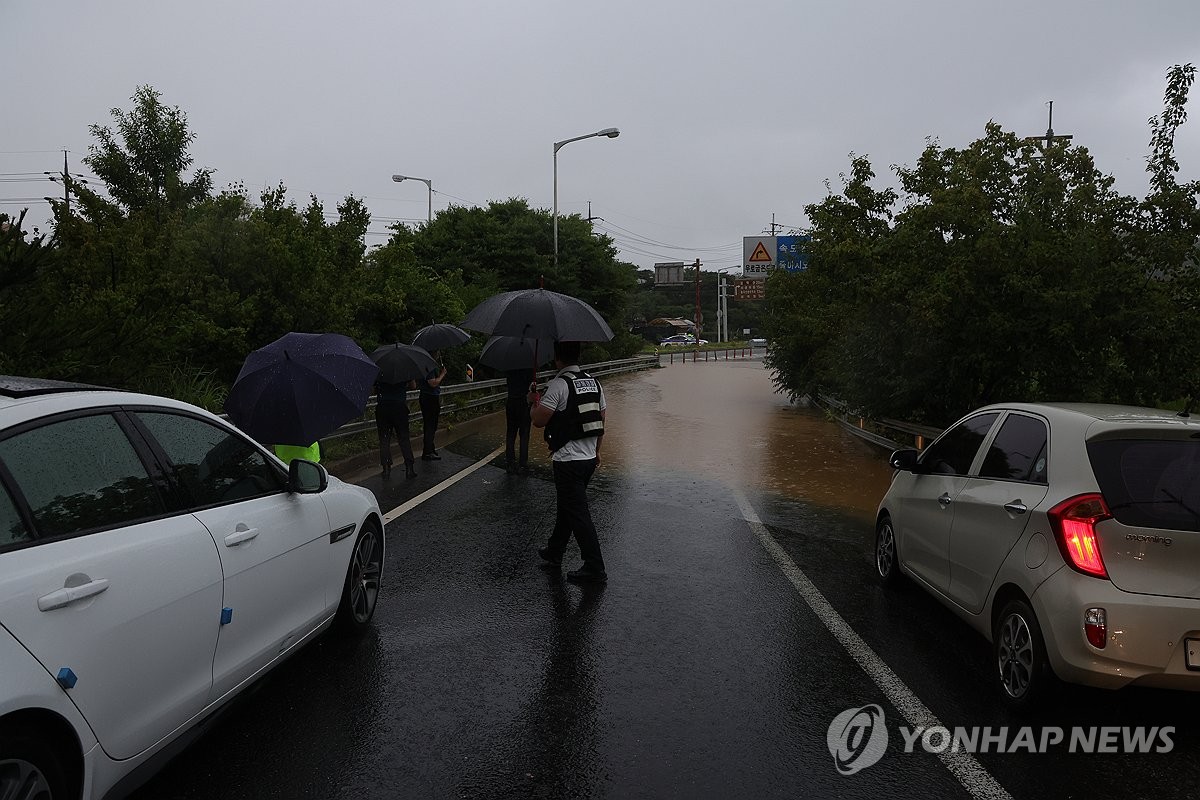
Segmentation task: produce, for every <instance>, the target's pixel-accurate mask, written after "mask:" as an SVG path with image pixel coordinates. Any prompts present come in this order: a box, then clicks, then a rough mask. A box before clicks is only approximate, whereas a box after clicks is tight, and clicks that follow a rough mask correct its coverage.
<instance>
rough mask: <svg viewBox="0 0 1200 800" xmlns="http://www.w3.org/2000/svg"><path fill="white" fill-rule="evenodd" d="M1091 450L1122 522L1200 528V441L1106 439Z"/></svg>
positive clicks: (1102, 486)
mask: <svg viewBox="0 0 1200 800" xmlns="http://www.w3.org/2000/svg"><path fill="white" fill-rule="evenodd" d="M1087 451H1088V459H1089V460H1090V461H1091V462H1092V470H1093V472H1095V473H1096V480H1097V482H1098V483H1099V484H1100V491H1101V492H1102V493H1103V494H1104V499H1105V501H1106V502H1107V503H1108V508H1109V510H1110V511H1112V514H1113V516H1114V517H1116V519H1117V521H1118V522H1120V523H1121V524H1122V525H1128V526H1130V527H1135V528H1166V529H1168V530H1177V531H1200V441H1195V440H1191V439H1185V440H1161V439H1105V440H1102V441H1096V442H1089V443H1088V446H1087Z"/></svg>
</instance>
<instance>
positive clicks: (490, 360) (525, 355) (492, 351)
mask: <svg viewBox="0 0 1200 800" xmlns="http://www.w3.org/2000/svg"><path fill="white" fill-rule="evenodd" d="M553 358H554V342H553V341H551V340H550V339H531V338H524V339H522V338H521V337H520V336H493V337H492V338H490V339H488V340H487V344H485V345H484V346H483V351H482V352H481V353H480V354H479V363H480V364H483V365H484V366H487V367H491V368H492V369H500V370H510V369H529V368H530V367H540V366H542V365H543V364H547V363H549V362H550V361H551V359H553Z"/></svg>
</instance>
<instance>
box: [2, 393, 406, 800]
mask: <svg viewBox="0 0 1200 800" xmlns="http://www.w3.org/2000/svg"><path fill="white" fill-rule="evenodd" d="M383 558H384V539H383V523H382V519H381V514H380V513H379V506H378V504H377V503H376V501H375V498H374V496H373V495H372V494H371V492H369V491H368V490H366V489H363V488H360V487H358V486H353V485H349V484H345V483H342V482H341V481H339V480H338V479H337V478H334V477H331V476H330V475H329V474H328V473H327V472H326V471H325V468H324V467H322V466H321V465H320V464H316V463H314V462H312V461H306V460H302V459H295V460H293V461H292V462H291V464H290V468H289V467H285V466H284V465H283V464H282V463H281V462H280V461H279V460H278V459H277V458H275V456H274V455H273V454H272V453H271V452H270V451H269V450H268V449H266V448H265V447H263V446H262V445H260V444H258V443H257V442H254V441H252V440H251V439H249V438H247V437H246V435H245V434H243V433H242V432H241V431H239V430H238V429H236V428H234V427H233V426H231V425H229V424H228V423H226V422H225V421H223V420H221V419H220V418H219V417H216V416H213V415H212V414H209V413H208V412H206V411H203V410H201V409H199V408H196V407H194V406H190V405H188V404H186V403H181V402H178V401H176V400H169V399H167V398H163V397H154V396H152V395H145V394H132V393H129V392H117V391H109V390H99V389H96V388H95V387H88V386H81V385H78V384H65V383H61V382H57V381H39V380H31V379H24V378H21V379H16V378H11V377H7V376H0V623H2V624H0V676H3V677H2V678H0V797H4V798H7V797H22V798H38V800H65V799H66V798H70V799H71V800H91V798H99V797H105V796H108V797H117V796H121V797H123V796H124V795H125V794H127V793H128V792H129V791H130V790H131V789H132V788H134V786H136V784H137V782H138V781H139V780H140V779H144V778H145V777H146V776H147V775H148V771H149V770H152V769H154V767H155V766H156V765H157V764H160V763H161V761H162V759H164V758H167V757H169V756H170V755H171V754H172V752H173V751H172V747H171V743H172V742H173V741H176V740H180V741H182V738H183V736H184V734H185V732H186V731H188V730H189V729H191V728H193V727H195V726H197V725H200V724H203V723H204V722H205V721H206V720H207V719H208V718H210V717H212V715H213V714H214V712H216V711H217V709H219V708H220V707H222V706H224V705H225V704H226V703H227V702H228V701H229V700H230V699H231V698H232V697H234V696H235V695H237V694H238V693H239V692H241V691H242V690H244V689H246V688H247V687H248V686H251V685H252V684H253V683H254V682H255V681H256V679H258V678H259V677H261V676H262V675H264V674H265V673H266V672H267V671H269V670H270V669H272V668H273V667H275V666H276V665H278V664H279V663H280V662H282V661H283V660H284V659H285V658H287V657H288V656H289V655H291V654H292V653H294V652H295V651H296V650H297V649H298V648H300V647H301V646H302V645H304V644H306V643H307V642H309V641H311V640H312V639H313V638H314V637H315V636H316V635H317V634H318V633H319V632H320V631H322V630H323V629H324V628H326V627H328V626H329V625H331V624H333V623H335V622H337V623H339V624H340V625H341V626H342V627H344V628H348V629H351V630H354V629H363V628H365V627H366V626H368V625H369V623H370V620H371V617H372V615H373V613H374V611H375V603H376V600H377V598H378V596H379V584H380V576H381V572H382V567H383Z"/></svg>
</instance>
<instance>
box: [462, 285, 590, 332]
mask: <svg viewBox="0 0 1200 800" xmlns="http://www.w3.org/2000/svg"><path fill="white" fill-rule="evenodd" d="M461 325H462V327H464V328H470V329H471V330H473V331H479V332H481V333H490V334H494V335H497V336H518V337H521V336H524V337H534V338H537V339H551V340H554V341H564V342H607V341H611V340H612V338H613V332H612V328H610V327H608V323H607V322H605V321H604V318H603V317H601V316H600V314H599V313H598V312H597V311H596V309H594V308H592V307H591V306H589V305H588V304H587V303H585V302H583V301H582V300H579V299H578V298H575V297H571V296H570V295H565V294H559V293H558V292H550V291H547V290H545V289H522V290H520V291H516V292H504V293H502V294H497V295H493V296H491V297H489V298H488V299H487V300H484V301H483V302H482V303H480V304H479V305H477V306H475V307H474V308H473V309H471V312H470V313H469V314H467V318H466V319H464V320H463V321H462V323H461Z"/></svg>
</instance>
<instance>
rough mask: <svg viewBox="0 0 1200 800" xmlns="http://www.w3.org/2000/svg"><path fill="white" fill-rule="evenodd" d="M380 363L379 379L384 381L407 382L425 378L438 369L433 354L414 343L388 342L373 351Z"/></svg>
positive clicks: (374, 358)
mask: <svg viewBox="0 0 1200 800" xmlns="http://www.w3.org/2000/svg"><path fill="white" fill-rule="evenodd" d="M371 360H372V361H374V362H375V363H376V364H378V365H379V380H381V381H383V382H384V383H407V382H408V381H416V380H421V379H423V378H424V377H425V376H426V375H428V374H429V373H430V371H436V370H437V369H438V363H437V362H436V361H434V360H433V356H431V355H429V353H428V352H426V351H425V350H423V349H422V348H420V347H417V346H416V345H414V344H400V343H396V344H386V345H384V346H383V347H380V348H377V349H376V350H375V352H374V353H371Z"/></svg>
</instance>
